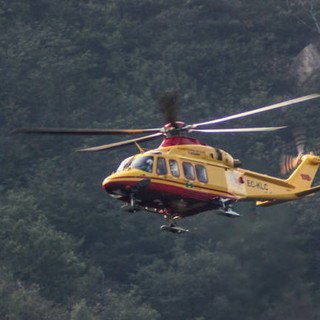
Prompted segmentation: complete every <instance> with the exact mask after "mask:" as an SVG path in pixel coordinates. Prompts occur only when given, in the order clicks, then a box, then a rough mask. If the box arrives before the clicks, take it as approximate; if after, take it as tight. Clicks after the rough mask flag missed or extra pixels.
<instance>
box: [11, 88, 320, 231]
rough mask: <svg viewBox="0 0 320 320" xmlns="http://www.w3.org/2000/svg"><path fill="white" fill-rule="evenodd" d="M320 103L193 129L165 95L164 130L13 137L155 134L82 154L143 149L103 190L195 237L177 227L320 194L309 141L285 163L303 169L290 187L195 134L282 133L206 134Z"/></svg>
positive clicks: (296, 172)
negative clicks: (240, 205)
mask: <svg viewBox="0 0 320 320" xmlns="http://www.w3.org/2000/svg"><path fill="white" fill-rule="evenodd" d="M319 97H320V94H311V95H307V96H303V97H299V98H295V99H291V100H287V101H284V102H280V103H277V104H273V105H269V106H266V107H262V108H258V109H254V110H250V111H245V112H241V113H238V114H234V115H230V116H227V117H223V118H219V119H214V120H210V121H206V122H200V123H194V124H185V123H184V122H181V121H177V120H176V117H177V109H178V94H177V93H176V92H167V93H164V94H161V96H160V99H159V101H160V106H161V107H162V109H163V111H164V113H165V115H166V118H167V121H168V122H169V123H168V124H166V125H165V126H164V127H162V128H150V129H60V128H18V129H15V130H14V131H13V133H33V134H96V135H109V134H142V133H149V134H148V135H146V136H143V137H139V138H134V139H130V140H124V141H120V142H117V143H112V144H106V145H102V146H97V147H91V148H84V149H80V150H79V151H83V152H91V151H103V150H108V149H112V148H117V147H120V146H125V145H129V144H136V145H137V147H138V149H139V151H140V153H138V154H136V155H133V156H130V157H128V158H126V159H124V160H123V161H122V162H121V163H120V165H119V167H118V168H117V170H116V172H114V173H112V174H111V175H110V176H108V177H106V178H105V179H104V181H103V183H102V185H103V188H104V189H105V190H106V192H108V193H109V194H110V195H111V196H112V197H114V198H116V199H119V200H121V201H124V202H125V203H126V204H125V207H126V209H127V210H128V211H130V212H136V211H138V210H146V211H149V212H155V213H158V214H160V215H163V216H164V217H165V218H166V219H167V220H168V224H167V225H163V226H161V229H162V230H164V231H170V232H173V233H181V232H186V231H188V230H186V229H183V228H181V227H179V226H178V225H177V224H176V219H177V218H183V217H187V216H191V215H195V214H198V213H200V212H204V211H208V210H218V212H219V213H220V214H222V215H225V216H227V217H239V216H240V215H239V214H238V213H237V212H235V211H234V210H233V205H234V204H235V203H236V202H237V201H255V202H256V205H258V206H261V207H265V206H271V205H275V204H278V203H282V202H285V201H291V200H297V199H302V198H305V197H309V196H312V195H313V194H314V193H315V192H318V191H320V185H318V186H315V187H312V182H313V180H314V177H315V175H316V172H317V170H318V168H319V164H320V157H318V156H316V155H314V154H312V153H310V154H304V150H303V149H304V148H303V142H301V141H300V143H298V156H297V157H285V158H283V161H282V172H283V173H285V172H287V171H289V170H291V169H293V168H295V167H296V169H295V170H294V171H293V173H292V174H291V175H290V176H289V177H288V178H287V179H280V178H276V177H272V176H269V175H265V174H261V173H258V172H254V171H249V170H245V169H243V168H242V167H241V162H240V161H239V160H238V159H234V158H233V157H232V156H231V155H230V154H229V153H227V152H225V151H223V150H221V149H218V148H214V147H211V146H209V145H206V144H204V143H202V142H200V141H199V140H197V139H195V138H192V137H189V136H187V134H188V133H192V132H202V133H229V132H231V133H237V132H261V131H275V130H280V129H283V128H285V127H257V128H233V129H199V128H200V127H203V126H208V125H215V124H218V123H223V122H226V121H231V120H234V119H239V118H243V117H247V116H251V115H254V114H258V113H261V112H266V111H270V110H274V109H279V108H283V107H287V106H292V105H294V104H297V103H302V102H304V101H308V100H312V99H316V98H319ZM160 137H164V138H163V141H162V143H161V144H160V146H159V147H158V148H156V149H153V150H148V151H145V150H144V149H143V148H142V147H141V146H140V145H139V144H138V143H139V142H144V141H149V140H154V139H157V138H160ZM300 140H301V139H300ZM302 140H303V139H302Z"/></svg>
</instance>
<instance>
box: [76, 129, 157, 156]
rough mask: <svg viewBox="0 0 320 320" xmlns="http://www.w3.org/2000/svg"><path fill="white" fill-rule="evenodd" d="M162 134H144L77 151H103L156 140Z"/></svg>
mask: <svg viewBox="0 0 320 320" xmlns="http://www.w3.org/2000/svg"><path fill="white" fill-rule="evenodd" d="M162 135H163V134H162V133H155V134H151V135H149V136H144V137H140V138H136V139H130V140H124V141H120V142H116V143H109V144H105V145H102V146H97V147H90V148H84V149H79V150H77V151H81V152H95V151H103V150H107V149H112V148H117V147H121V146H125V145H128V144H132V143H135V142H144V141H149V140H154V139H157V138H159V137H160V136H162Z"/></svg>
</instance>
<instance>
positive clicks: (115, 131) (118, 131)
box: [11, 128, 161, 135]
mask: <svg viewBox="0 0 320 320" xmlns="http://www.w3.org/2000/svg"><path fill="white" fill-rule="evenodd" d="M160 130H161V128H151V129H80V128H79V129H67V128H17V129H14V130H13V131H12V132H11V134H17V133H32V134H74V135H86V134H90V135H104V134H138V133H146V132H159V131H160Z"/></svg>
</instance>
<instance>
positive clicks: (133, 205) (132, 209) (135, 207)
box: [121, 193, 140, 213]
mask: <svg viewBox="0 0 320 320" xmlns="http://www.w3.org/2000/svg"><path fill="white" fill-rule="evenodd" d="M121 209H124V210H126V211H128V212H132V213H135V212H137V211H139V210H140V207H139V206H138V205H137V203H136V199H135V198H134V194H133V193H131V194H130V202H129V203H126V204H125V205H123V206H122V207H121Z"/></svg>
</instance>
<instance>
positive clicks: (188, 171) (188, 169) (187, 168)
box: [182, 162, 195, 180]
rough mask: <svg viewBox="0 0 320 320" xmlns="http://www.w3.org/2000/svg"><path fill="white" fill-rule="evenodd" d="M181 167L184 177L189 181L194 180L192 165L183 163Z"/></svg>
mask: <svg viewBox="0 0 320 320" xmlns="http://www.w3.org/2000/svg"><path fill="white" fill-rule="evenodd" d="M182 167H183V172H184V176H185V177H186V178H187V179H189V180H194V178H195V176H194V170H193V165H192V164H191V163H188V162H183V163H182Z"/></svg>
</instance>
